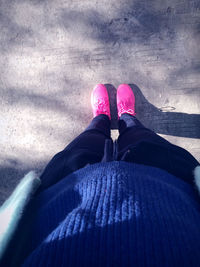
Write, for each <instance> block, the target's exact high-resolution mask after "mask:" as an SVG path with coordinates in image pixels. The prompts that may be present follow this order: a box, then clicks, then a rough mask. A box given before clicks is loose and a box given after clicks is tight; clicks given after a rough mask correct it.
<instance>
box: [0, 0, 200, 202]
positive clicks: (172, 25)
mask: <svg viewBox="0 0 200 267" xmlns="http://www.w3.org/2000/svg"><path fill="white" fill-rule="evenodd" d="M0 67H1V72H0V95H1V105H0V115H1V120H0V129H1V135H0V145H1V149H0V203H2V202H3V200H5V199H6V198H7V197H8V196H9V194H10V193H11V192H12V190H13V188H14V187H15V185H16V184H17V183H18V182H19V180H20V179H21V178H22V177H23V175H24V174H25V173H26V172H28V171H29V170H32V169H35V170H37V171H38V174H39V173H40V172H41V171H42V169H43V168H44V167H45V165H46V164H47V162H48V161H49V160H50V159H51V157H52V156H53V155H54V154H55V153H57V152H58V151H60V150H62V149H63V148H64V147H65V146H66V145H67V144H68V143H69V142H70V141H71V140H73V138H74V137H76V136H77V135H78V134H79V133H81V131H83V130H84V128H85V127H86V126H87V125H88V123H89V122H90V120H91V118H92V111H91V108H90V93H91V90H92V88H93V87H94V85H95V84H97V83H104V84H107V87H108V90H109V94H110V97H111V102H112V104H111V105H112V113H113V118H114V119H113V120H112V127H113V128H116V106H115V105H114V99H115V94H116V88H117V86H118V85H119V84H120V83H128V84H130V85H131V86H132V88H133V90H134V92H135V95H136V112H137V116H138V118H139V119H140V120H141V121H142V122H143V123H144V124H145V125H146V126H147V127H149V128H151V129H153V130H155V131H156V132H157V133H158V134H161V135H162V136H164V137H165V138H166V139H167V140H169V141H171V142H172V143H174V144H176V145H180V146H182V147H184V148H186V149H187V150H189V151H190V152H191V153H192V154H193V155H194V156H195V157H196V158H197V159H198V160H200V140H199V138H200V76H199V72H200V1H199V0H184V1H180V0H166V1H162V0H146V1H145V0H133V1H130V0H110V1H107V0H101V1H94V0H84V1H81V0H1V1H0ZM113 136H115V138H116V131H115V132H114V134H113Z"/></svg>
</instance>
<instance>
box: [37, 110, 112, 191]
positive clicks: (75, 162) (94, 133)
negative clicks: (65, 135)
mask: <svg viewBox="0 0 200 267" xmlns="http://www.w3.org/2000/svg"><path fill="white" fill-rule="evenodd" d="M106 139H111V137H110V119H109V118H108V116H106V115H104V114H101V115H98V116H97V117H95V118H93V120H92V121H91V123H90V124H89V126H88V127H87V128H86V129H85V131H84V132H83V133H81V134H80V135H79V136H78V137H76V138H75V139H74V140H73V141H72V142H71V143H70V144H69V145H68V146H67V147H66V148H65V149H64V150H62V151H61V152H59V153H57V154H56V155H55V156H54V157H53V158H52V159H51V161H50V162H49V163H48V165H47V166H46V168H45V170H44V171H43V173H42V175H41V177H40V179H41V181H42V185H41V189H44V188H47V187H49V186H50V185H52V184H55V183H56V182H58V181H59V180H61V179H62V178H63V177H65V176H67V175H68V174H70V173H71V172H73V171H76V170H78V169H80V168H83V167H84V166H86V165H87V164H93V163H96V162H99V161H101V159H102V157H103V155H104V144H105V140H106Z"/></svg>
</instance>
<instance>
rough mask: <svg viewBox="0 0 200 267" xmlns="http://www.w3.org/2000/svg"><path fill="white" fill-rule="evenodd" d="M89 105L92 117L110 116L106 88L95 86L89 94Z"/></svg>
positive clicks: (99, 85)
mask: <svg viewBox="0 0 200 267" xmlns="http://www.w3.org/2000/svg"><path fill="white" fill-rule="evenodd" d="M91 105H92V109H93V115H94V117H96V116H98V115H100V114H105V115H108V117H109V119H111V116H110V104H109V97H108V92H107V89H106V87H105V86H104V85H103V84H97V85H96V86H95V87H94V89H93V91H92V94H91Z"/></svg>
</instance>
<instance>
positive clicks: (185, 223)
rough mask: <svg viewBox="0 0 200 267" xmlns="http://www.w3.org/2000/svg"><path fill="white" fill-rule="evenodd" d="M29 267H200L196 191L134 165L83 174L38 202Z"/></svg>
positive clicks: (70, 178) (55, 187)
mask: <svg viewBox="0 0 200 267" xmlns="http://www.w3.org/2000/svg"><path fill="white" fill-rule="evenodd" d="M36 207H37V213H36V216H35V220H34V222H33V225H34V226H33V229H32V231H31V236H30V239H29V240H30V247H31V250H32V252H31V253H30V255H29V256H28V257H27V258H26V260H25V262H24V266H29V267H30V266H34V267H35V266H37V267H38V266H59V267H60V266H73V267H74V266H87V267H88V266H96V267H97V266H168V267H169V266H190V267H191V266H200V250H199V248H200V205H199V199H198V197H197V196H196V193H195V190H194V188H193V187H192V186H191V185H189V184H186V183H185V182H184V181H182V180H180V179H179V178H177V177H174V176H172V175H170V174H169V173H167V172H166V171H163V170H160V169H157V168H154V167H149V166H144V165H139V164H133V163H127V162H116V161H114V162H107V163H98V164H94V165H90V166H87V167H85V168H83V169H80V170H78V171H76V172H74V173H72V174H71V175H69V176H67V177H65V178H64V179H63V180H61V181H60V182H59V183H57V184H55V185H53V186H51V187H50V188H49V189H47V190H45V191H44V192H42V193H41V194H40V195H38V197H37V199H36Z"/></svg>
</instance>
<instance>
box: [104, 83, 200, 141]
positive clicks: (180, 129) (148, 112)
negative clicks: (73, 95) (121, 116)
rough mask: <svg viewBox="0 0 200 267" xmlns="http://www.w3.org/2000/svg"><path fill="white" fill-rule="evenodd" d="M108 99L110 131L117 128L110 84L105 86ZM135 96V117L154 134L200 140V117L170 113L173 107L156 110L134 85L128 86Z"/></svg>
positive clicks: (114, 98)
mask: <svg viewBox="0 0 200 267" xmlns="http://www.w3.org/2000/svg"><path fill="white" fill-rule="evenodd" d="M105 86H106V88H107V90H108V95H109V97H110V107H111V129H117V128H118V122H117V120H118V118H117V105H116V88H115V87H114V86H113V85H111V84H105ZM129 86H130V87H131V88H132V90H133V93H134V95H135V99H136V101H135V104H136V106H135V109H136V117H137V118H138V119H139V120H140V121H141V122H142V123H143V124H144V125H145V127H147V128H150V129H151V130H153V131H155V132H156V133H160V134H165V135H172V136H179V137H187V138H200V115H199V114H187V113H181V112H170V111H168V110H171V111H172V110H174V109H175V108H174V107H170V106H166V107H162V108H160V109H159V108H157V107H155V106H154V105H152V104H151V103H149V101H148V100H147V99H146V98H145V97H144V95H143V94H142V91H141V90H140V88H139V87H138V86H137V85H135V84H129Z"/></svg>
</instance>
